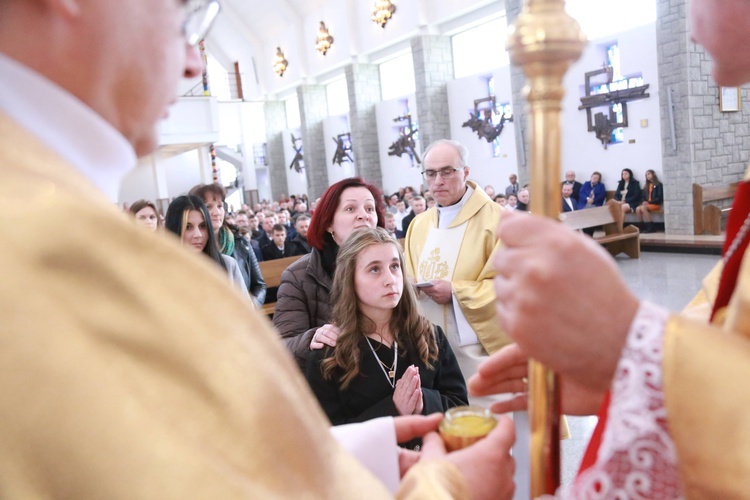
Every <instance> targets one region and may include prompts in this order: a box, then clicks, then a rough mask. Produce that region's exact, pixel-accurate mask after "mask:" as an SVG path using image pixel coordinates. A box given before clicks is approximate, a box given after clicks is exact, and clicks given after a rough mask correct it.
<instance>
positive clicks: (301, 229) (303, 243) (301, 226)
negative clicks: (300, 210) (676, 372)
mask: <svg viewBox="0 0 750 500" xmlns="http://www.w3.org/2000/svg"><path fill="white" fill-rule="evenodd" d="M309 227H310V216H309V215H305V214H302V215H299V216H298V217H297V220H296V221H295V222H294V228H295V229H296V230H297V234H296V235H295V236H294V237H293V238H292V239H291V240H289V242H290V243H293V244H295V245H297V254H296V255H302V254H306V253H310V251H311V250H312V247H311V246H310V244H309V243H308V242H307V230H308V228H309Z"/></svg>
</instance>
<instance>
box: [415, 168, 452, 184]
mask: <svg viewBox="0 0 750 500" xmlns="http://www.w3.org/2000/svg"><path fill="white" fill-rule="evenodd" d="M459 170H461V169H460V168H453V167H445V168H442V169H440V170H424V171H422V177H424V178H425V179H427V180H428V181H434V180H435V179H436V178H437V176H438V173H439V174H440V177H442V178H443V179H450V178H451V177H453V176H454V175H456V172H458V171H459Z"/></svg>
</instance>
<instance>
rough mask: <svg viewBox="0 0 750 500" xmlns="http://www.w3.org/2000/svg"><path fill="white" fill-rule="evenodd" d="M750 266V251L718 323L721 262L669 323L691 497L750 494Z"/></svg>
mask: <svg viewBox="0 0 750 500" xmlns="http://www.w3.org/2000/svg"><path fill="white" fill-rule="evenodd" d="M747 177H748V175H747V173H746V175H745V178H746V179H747ZM749 261H750V259H748V258H747V252H746V253H745V255H744V256H743V262H742V265H741V267H740V272H739V276H738V281H737V286H736V288H735V290H734V293H733V295H732V297H731V300H730V301H729V305H728V306H727V308H726V310H725V311H724V312H723V313H722V314H721V315H717V317H716V318H715V322H714V323H713V324H709V322H708V315H709V314H710V306H711V305H712V303H713V301H714V300H715V297H716V289H717V287H718V281H719V280H718V276H719V274H720V271H721V264H719V265H717V266H716V268H715V269H714V270H713V271H712V272H711V273H710V274H709V275H708V276H707V278H706V279H705V280H704V290H702V291H701V292H700V293H699V294H698V296H697V297H696V298H695V299H694V300H693V301H692V302H691V303H690V306H689V307H688V308H687V309H686V311H685V313H683V314H681V315H673V316H672V317H671V319H670V321H669V322H668V323H667V328H666V332H665V338H664V373H663V378H664V391H665V401H666V405H667V417H668V422H669V432H670V434H671V436H672V438H673V439H674V441H675V445H676V447H677V455H678V459H679V468H680V477H681V479H682V481H683V484H684V488H685V493H686V495H687V497H688V498H706V499H714V498H744V497H746V496H747V495H748V492H750V453H748V451H747V450H748V449H750V426H749V425H748V422H750V384H748V383H747V381H748V380H750V263H749Z"/></svg>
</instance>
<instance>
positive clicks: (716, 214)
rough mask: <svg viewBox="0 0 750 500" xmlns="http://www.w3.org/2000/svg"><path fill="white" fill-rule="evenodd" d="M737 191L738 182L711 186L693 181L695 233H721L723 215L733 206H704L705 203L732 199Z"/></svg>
mask: <svg viewBox="0 0 750 500" xmlns="http://www.w3.org/2000/svg"><path fill="white" fill-rule="evenodd" d="M736 191H737V183H736V182H733V183H732V184H726V185H724V186H711V187H703V186H701V185H700V184H695V183H693V233H694V234H703V233H708V234H721V215H722V214H723V213H727V212H729V211H730V210H731V209H732V208H731V207H727V208H719V207H718V206H717V205H708V206H704V203H710V202H712V201H713V202H716V201H721V200H732V199H734V193H735V192H736Z"/></svg>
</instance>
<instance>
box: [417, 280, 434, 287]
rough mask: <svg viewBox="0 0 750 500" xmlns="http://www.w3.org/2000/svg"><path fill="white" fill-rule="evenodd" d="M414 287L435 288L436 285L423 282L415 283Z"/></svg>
mask: <svg viewBox="0 0 750 500" xmlns="http://www.w3.org/2000/svg"><path fill="white" fill-rule="evenodd" d="M414 286H415V287H417V288H429V287H431V286H435V284H434V283H430V282H429V281H423V282H422V283H414Z"/></svg>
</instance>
